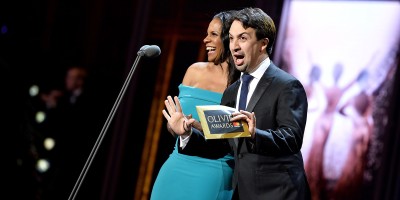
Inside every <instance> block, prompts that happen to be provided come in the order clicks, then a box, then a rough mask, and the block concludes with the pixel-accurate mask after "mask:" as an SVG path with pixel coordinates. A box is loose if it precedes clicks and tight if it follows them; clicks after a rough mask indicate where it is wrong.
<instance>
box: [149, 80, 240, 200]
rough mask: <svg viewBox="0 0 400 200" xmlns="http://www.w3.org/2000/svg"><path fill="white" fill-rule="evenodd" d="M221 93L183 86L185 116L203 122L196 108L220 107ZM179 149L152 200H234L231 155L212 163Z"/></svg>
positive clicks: (156, 185)
mask: <svg viewBox="0 0 400 200" xmlns="http://www.w3.org/2000/svg"><path fill="white" fill-rule="evenodd" d="M221 98H222V94H221V93H216V92H212V91H209V90H204V89H200V88H195V87H189V86H185V85H182V84H180V85H179V100H180V102H181V106H182V110H183V113H184V114H185V115H188V114H192V116H193V118H195V119H196V120H199V117H198V115H197V111H196V107H195V106H196V105H219V104H220V101H221ZM178 141H179V139H177V142H176V144H175V149H174V150H173V152H172V153H171V154H170V156H169V158H168V159H167V161H166V162H165V163H164V164H163V166H162V167H161V169H160V171H159V173H158V176H157V179H156V181H155V183H154V185H153V190H152V193H151V197H150V199H151V200H169V199H171V200H214V199H216V200H224V199H231V198H232V192H233V190H232V173H233V170H232V168H231V167H229V166H228V164H227V161H229V160H233V157H232V156H231V155H226V156H225V157H223V158H219V159H208V158H202V157H198V156H189V155H184V154H181V153H179V152H178Z"/></svg>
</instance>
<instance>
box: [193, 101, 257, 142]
mask: <svg viewBox="0 0 400 200" xmlns="http://www.w3.org/2000/svg"><path fill="white" fill-rule="evenodd" d="M196 110H197V113H198V115H199V118H200V123H201V127H202V128H203V132H204V136H205V138H206V139H222V138H237V137H251V135H250V133H249V127H248V125H247V123H246V122H244V121H239V122H231V121H230V119H231V114H232V113H233V112H237V110H236V109H234V108H231V107H227V106H222V105H210V106H196Z"/></svg>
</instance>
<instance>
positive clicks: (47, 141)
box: [43, 138, 56, 151]
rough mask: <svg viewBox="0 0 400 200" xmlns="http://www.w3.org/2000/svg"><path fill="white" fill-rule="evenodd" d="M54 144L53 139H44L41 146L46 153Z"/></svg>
mask: <svg viewBox="0 0 400 200" xmlns="http://www.w3.org/2000/svg"><path fill="white" fill-rule="evenodd" d="M55 144H56V142H55V140H54V139H53V138H46V139H44V142H43V145H44V148H45V149H46V150H48V151H50V150H52V149H53V148H54V146H55Z"/></svg>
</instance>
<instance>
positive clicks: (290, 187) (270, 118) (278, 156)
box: [221, 63, 310, 200]
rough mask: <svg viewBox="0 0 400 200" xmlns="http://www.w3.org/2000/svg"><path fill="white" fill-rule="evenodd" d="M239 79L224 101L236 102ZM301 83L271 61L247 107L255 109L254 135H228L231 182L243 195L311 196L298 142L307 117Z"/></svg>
mask: <svg viewBox="0 0 400 200" xmlns="http://www.w3.org/2000/svg"><path fill="white" fill-rule="evenodd" d="M239 85H240V81H237V82H235V83H234V84H232V85H231V86H230V87H228V88H227V89H226V90H225V92H224V94H223V97H222V100H221V104H222V105H226V106H230V107H235V106H236V97H237V93H238V89H239ZM307 107H308V103H307V97H306V93H305V90H304V88H303V86H302V84H301V83H300V82H299V81H298V80H297V79H296V78H294V77H293V76H292V75H290V74H288V73H286V72H285V71H283V70H281V69H279V68H278V67H276V66H275V65H274V64H273V63H271V65H270V66H269V67H268V69H267V70H266V71H265V73H264V75H263V77H262V78H261V80H260V81H259V83H258V85H257V87H256V89H255V91H254V93H253V95H252V96H251V98H250V101H249V103H248V105H247V109H246V110H247V111H250V112H254V113H255V115H256V123H257V124H256V127H257V128H256V135H255V138H254V139H251V138H239V142H238V145H237V146H236V144H235V143H234V141H233V139H231V140H230V141H229V143H230V144H231V147H232V148H233V150H234V155H235V171H234V177H233V187H234V188H235V189H236V190H237V189H238V190H239V192H238V193H239V195H240V199H252V200H257V199H285V200H286V199H310V191H309V186H308V182H307V179H306V175H305V171H304V164H303V158H302V155H301V152H300V148H301V145H302V142H303V133H304V128H305V125H306V120H307Z"/></svg>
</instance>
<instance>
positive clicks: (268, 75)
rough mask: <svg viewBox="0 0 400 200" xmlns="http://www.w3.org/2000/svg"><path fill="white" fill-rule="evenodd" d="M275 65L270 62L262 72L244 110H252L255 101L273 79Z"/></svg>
mask: <svg viewBox="0 0 400 200" xmlns="http://www.w3.org/2000/svg"><path fill="white" fill-rule="evenodd" d="M276 68H277V67H276V66H275V65H274V64H273V63H272V62H271V64H270V65H269V67H268V69H267V70H266V71H265V72H264V75H263V76H262V77H261V79H260V81H259V82H258V84H257V87H256V89H255V90H254V93H253V95H252V96H251V98H250V101H249V104H247V108H246V110H247V111H249V112H252V111H253V109H254V107H255V106H256V104H257V102H258V101H259V100H260V98H261V96H262V95H263V94H264V93H265V91H266V90H267V88H268V86H269V85H270V84H271V82H272V80H273V79H274V74H275V71H276Z"/></svg>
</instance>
